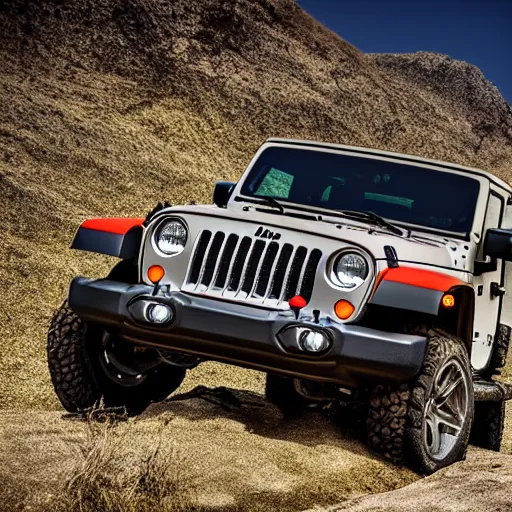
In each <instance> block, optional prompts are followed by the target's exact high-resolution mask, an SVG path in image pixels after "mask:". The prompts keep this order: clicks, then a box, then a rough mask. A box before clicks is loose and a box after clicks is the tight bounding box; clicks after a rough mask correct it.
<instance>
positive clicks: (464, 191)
mask: <svg viewBox="0 0 512 512" xmlns="http://www.w3.org/2000/svg"><path fill="white" fill-rule="evenodd" d="M479 190H480V184H479V182H478V181H477V180H475V179H473V178H471V177H468V176H463V175H461V174H454V173H450V172H442V171H436V170H432V169H425V168H423V167H418V166H415V165H412V164H402V163H397V162H387V161H382V160H376V159H373V158H364V157H357V156H350V155H343V154H336V153H326V152H322V151H314V150H305V149H295V148H283V147H271V148H268V149H266V150H265V151H263V153H262V154H261V155H260V157H259V158H258V160H257V161H256V163H255V164H254V166H253V167H252V169H251V171H250V173H249V175H248V177H247V179H246V180H245V182H244V184H243V187H242V190H241V193H242V195H245V196H251V197H254V198H257V197H265V196H266V197H273V198H275V199H277V200H282V201H288V202H292V203H297V204H299V205H305V206H315V207H319V208H329V209H336V210H357V211H362V212H373V213H376V214H377V215H380V216H381V217H385V218H386V219H390V220H392V221H393V220H395V221H399V222H404V223H407V224H418V225H421V226H425V227H428V228H434V229H441V230H446V231H454V232H460V233H469V232H470V231H471V227H472V224H473V215H474V211H475V207H476V203H477V199H478V193H479Z"/></svg>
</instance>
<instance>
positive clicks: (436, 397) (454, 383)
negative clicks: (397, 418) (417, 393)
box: [423, 359, 471, 461]
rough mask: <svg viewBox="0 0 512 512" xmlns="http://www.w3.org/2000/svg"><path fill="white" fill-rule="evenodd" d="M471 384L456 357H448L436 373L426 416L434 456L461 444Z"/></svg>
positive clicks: (425, 428) (428, 443)
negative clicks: (459, 442)
mask: <svg viewBox="0 0 512 512" xmlns="http://www.w3.org/2000/svg"><path fill="white" fill-rule="evenodd" d="M470 385H471V383H470V382H469V381H468V376H467V374H466V372H465V371H464V369H463V367H462V365H461V363H460V362H459V361H458V360H456V359H450V360H449V361H447V362H446V363H445V364H444V365H443V366H442V367H441V368H440V369H439V370H438V371H437V373H436V375H435V377H434V381H433V385H432V391H431V393H430V397H429V398H428V400H427V402H426V404H425V410H424V417H423V441H424V443H425V448H426V450H427V452H428V454H429V455H430V456H431V457H432V458H433V459H434V460H438V461H440V460H443V459H445V458H446V457H447V456H448V455H449V454H450V452H451V451H452V449H453V448H454V446H455V445H456V444H457V439H458V437H459V435H460V433H461V431H462V428H463V426H464V422H465V421H466V416H467V413H468V407H469V403H468V397H469V386H470Z"/></svg>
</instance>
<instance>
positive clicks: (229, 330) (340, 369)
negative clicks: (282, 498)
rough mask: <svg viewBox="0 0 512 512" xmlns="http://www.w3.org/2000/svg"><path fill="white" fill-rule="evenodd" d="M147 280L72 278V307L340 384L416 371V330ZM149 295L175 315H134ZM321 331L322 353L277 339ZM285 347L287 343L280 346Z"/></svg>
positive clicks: (159, 338)
mask: <svg viewBox="0 0 512 512" xmlns="http://www.w3.org/2000/svg"><path fill="white" fill-rule="evenodd" d="M152 292H153V288H152V287H151V286H147V285H128V284H124V283H119V282H115V281H108V280H90V279H85V278H83V277H77V278H75V279H74V280H73V282H72V283H71V287H70V291H69V302H70V305H71V308H72V309H73V310H74V311H75V312H76V313H77V314H78V315H79V316H80V317H81V318H82V319H83V320H84V321H86V322H90V323H97V324H101V325H103V326H104V327H105V328H106V329H108V330H109V331H111V332H113V333H116V334H120V335H122V336H123V337H124V338H126V339H127V340H130V341H133V342H136V343H140V344H144V345H148V346H154V347H160V348H165V349H172V350H177V351H180V352H184V353H187V354H192V355H196V356H199V357H201V358H203V359H209V360H215V361H220V362H225V363H229V364H234V365H238V366H242V367H246V368H253V369H256V370H262V371H267V372H273V373H279V374H283V375H289V376H294V377H301V378H306V379H312V380H317V381H323V382H334V383H337V384H340V385H345V386H357V385H358V384H360V383H361V382H366V381H368V380H400V381H405V380H408V379H410V378H412V377H414V376H415V375H417V374H418V372H419V370H420V368H421V365H422V363H423V358H424V355H425V350H426V339H425V338H424V337H420V336H409V335H403V334H394V333H388V332H384V331H378V330H375V329H369V328H365V327H359V326H356V325H349V324H343V325H340V324H338V323H332V322H330V321H328V320H322V321H321V323H320V324H314V323H311V322H310V321H306V320H303V319H301V318H299V319H298V320H297V319H296V318H295V315H294V314H293V313H292V312H291V311H273V310H268V309H260V308H256V307H250V306H244V305H240V304H233V303H229V302H225V301H219V300H214V299H210V298H205V297H199V296H192V295H188V294H184V293H182V292H179V291H175V292H170V293H165V294H164V293H162V292H161V291H160V292H159V293H158V294H157V295H156V296H152ZM141 299H150V300H154V301H157V302H161V303H164V304H166V305H169V306H171V307H172V309H173V311H174V319H173V321H172V322H171V323H170V324H169V325H166V326H154V325H151V324H148V323H144V322H143V321H142V322H141V321H138V320H136V319H135V318H134V315H133V313H132V311H133V310H134V308H133V304H135V303H137V302H138V301H139V300H141ZM292 326H300V327H308V328H312V329H315V330H320V331H322V332H324V333H326V334H327V335H328V336H329V338H330V339H331V340H332V346H331V347H330V348H329V349H328V350H327V351H326V352H325V353H322V354H321V355H309V354H308V353H305V352H298V351H297V350H292V351H291V350H290V349H289V348H285V346H283V343H282V341H280V338H279V337H278V335H279V334H282V332H283V330H284V329H286V328H287V327H292ZM284 345H286V344H284Z"/></svg>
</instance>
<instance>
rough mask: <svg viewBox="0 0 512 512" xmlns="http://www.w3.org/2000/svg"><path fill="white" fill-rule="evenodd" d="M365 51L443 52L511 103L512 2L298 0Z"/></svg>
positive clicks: (482, 0)
mask: <svg viewBox="0 0 512 512" xmlns="http://www.w3.org/2000/svg"><path fill="white" fill-rule="evenodd" d="M298 3H299V4H300V5H301V6H302V7H303V8H304V9H305V10H306V11H308V12H309V13H310V14H311V15H312V16H313V17H314V18H316V19H317V20H318V21H320V22H321V23H323V24H324V25H326V26H327V27H329V28H330V29H331V30H333V31H334V32H337V33H338V34H339V35H340V36H341V37H342V38H343V39H345V40H346V41H348V42H350V43H352V44H353V45H354V46H356V47H357V48H359V49H360V50H361V51H363V52H367V53H410V52H416V51H419V50H426V51H434V52H439V53H444V54H447V55H449V56H450V57H453V58H455V59H459V60H465V61H467V62H470V63H471V64H474V65H476V66H478V67H479V68H480V69H481V70H482V71H483V72H484V74H485V76H486V77H487V78H488V79H489V80H491V81H492V82H494V84H495V85H496V86H497V87H498V88H499V90H500V91H501V93H502V94H503V96H504V97H505V99H506V100H507V101H508V102H509V103H511V104H512V0H444V1H441V0H430V1H428V0H298Z"/></svg>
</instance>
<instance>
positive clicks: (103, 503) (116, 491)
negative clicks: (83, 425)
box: [49, 415, 196, 512]
mask: <svg viewBox="0 0 512 512" xmlns="http://www.w3.org/2000/svg"><path fill="white" fill-rule="evenodd" d="M87 425H88V428H87V436H86V439H85V441H84V444H83V445H82V446H80V451H81V454H82V460H81V462H80V463H78V464H77V466H76V467H75V468H74V469H73V471H72V472H71V474H70V475H69V478H68V479H67V481H66V482H65V484H64V485H63V487H62V489H61V491H60V493H59V494H58V495H57V496H56V497H55V499H54V500H52V502H51V503H50V504H49V509H50V508H51V509H52V510H54V511H55V510H56V511H57V512H61V511H62V512H64V511H66V512H73V511H77V512H78V511H79V512H97V511H102V512H135V511H137V512H145V511H148V512H149V511H152V512H156V511H172V512H186V511H189V510H196V508H195V507H194V506H193V504H192V502H193V489H192V487H193V482H191V481H190V479H189V478H188V477H187V471H186V468H184V467H183V466H184V460H183V459H181V458H180V456H179V454H178V453H177V451H176V450H175V449H174V448H173V449H171V450H169V449H166V450H164V449H163V443H162V431H161V430H160V432H159V434H158V436H157V437H156V439H153V440H152V441H151V442H150V446H148V449H147V450H146V455H142V456H141V455H140V454H139V455H137V456H133V454H131V453H130V451H129V450H130V447H131V446H132V443H134V442H136V441H135V440H134V434H133V429H132V426H131V424H128V425H123V426H120V425H119V424H118V421H117V418H108V417H107V418H106V421H104V422H103V423H99V422H97V421H94V420H93V419H91V415H89V417H88V418H87Z"/></svg>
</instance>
